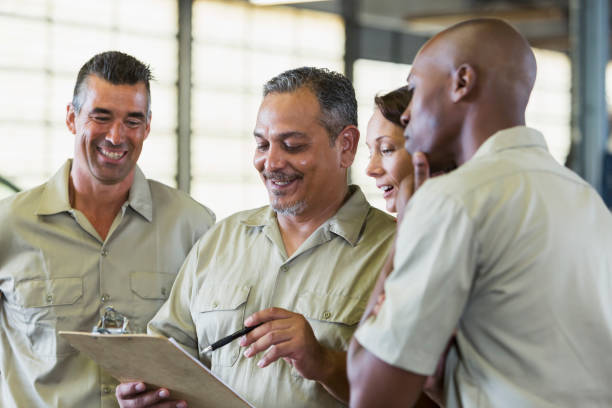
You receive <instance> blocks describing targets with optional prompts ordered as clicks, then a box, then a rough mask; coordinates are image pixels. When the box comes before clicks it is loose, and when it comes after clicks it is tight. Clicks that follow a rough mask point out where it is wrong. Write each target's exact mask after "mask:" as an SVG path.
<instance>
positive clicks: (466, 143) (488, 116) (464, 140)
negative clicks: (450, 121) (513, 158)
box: [456, 110, 525, 166]
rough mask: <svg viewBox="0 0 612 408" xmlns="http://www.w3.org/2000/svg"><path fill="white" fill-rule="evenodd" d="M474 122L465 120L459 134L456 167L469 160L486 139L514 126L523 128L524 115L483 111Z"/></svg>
mask: <svg viewBox="0 0 612 408" xmlns="http://www.w3.org/2000/svg"><path fill="white" fill-rule="evenodd" d="M483 111H484V112H479V113H481V114H479V115H476V116H475V119H474V120H467V121H466V122H465V123H464V126H463V129H462V132H461V137H460V140H461V143H460V152H459V154H458V155H457V158H456V160H457V165H459V166H461V165H462V164H464V163H465V162H466V161H468V160H470V159H471V158H472V156H474V154H476V151H477V150H478V149H479V148H480V146H482V144H483V143H484V142H486V141H487V139H488V138H490V137H491V136H493V135H494V134H495V133H497V132H499V131H500V130H503V129H508V128H511V127H515V126H525V115H524V113H522V114H521V112H513V113H512V114H509V113H508V112H499V111H497V112H496V111H495V110H483Z"/></svg>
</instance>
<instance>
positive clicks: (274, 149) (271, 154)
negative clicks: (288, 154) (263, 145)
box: [265, 144, 286, 171]
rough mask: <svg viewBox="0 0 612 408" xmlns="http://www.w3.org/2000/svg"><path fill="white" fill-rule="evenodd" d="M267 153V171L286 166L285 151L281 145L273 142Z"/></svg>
mask: <svg viewBox="0 0 612 408" xmlns="http://www.w3.org/2000/svg"><path fill="white" fill-rule="evenodd" d="M267 153H268V154H267V155H266V164H265V167H266V170H267V171H275V170H279V169H282V168H283V167H285V164H286V160H285V152H284V151H283V149H281V148H280V146H275V145H274V144H271V145H270V147H269V148H268V152H267Z"/></svg>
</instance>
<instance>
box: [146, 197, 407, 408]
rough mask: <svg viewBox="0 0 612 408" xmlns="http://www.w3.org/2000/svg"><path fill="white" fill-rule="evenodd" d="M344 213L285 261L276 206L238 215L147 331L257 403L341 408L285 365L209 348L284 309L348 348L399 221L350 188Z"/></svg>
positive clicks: (206, 247) (207, 242)
mask: <svg viewBox="0 0 612 408" xmlns="http://www.w3.org/2000/svg"><path fill="white" fill-rule="evenodd" d="M351 191H352V195H351V197H350V198H349V199H348V200H347V202H346V203H345V204H344V205H343V207H342V208H341V209H340V210H339V211H338V212H337V213H336V214H335V215H334V216H333V217H331V218H330V219H329V220H327V221H326V222H325V223H323V224H322V225H321V226H320V227H319V228H318V229H317V230H316V231H315V232H313V233H312V235H311V236H310V237H309V238H308V239H307V240H306V241H305V242H304V243H303V244H302V245H301V246H300V247H299V248H298V250H297V251H296V252H295V253H294V254H293V255H292V256H291V257H287V254H286V252H285V249H284V244H283V241H282V239H281V234H280V230H279V227H278V223H277V220H276V214H275V213H274V211H273V210H272V209H271V208H270V207H262V208H259V209H255V210H250V211H245V212H240V213H237V214H235V215H233V216H230V217H229V218H226V219H225V220H223V221H221V222H220V223H219V224H217V225H215V226H214V227H213V228H211V230H210V231H209V233H208V234H206V235H205V236H204V237H203V238H202V239H201V240H200V241H199V242H198V243H197V244H196V245H195V246H194V249H193V250H192V252H191V253H190V254H189V256H188V257H187V260H186V261H185V264H184V265H183V267H182V268H181V271H180V272H179V276H178V277H177V280H176V284H175V285H174V288H173V289H172V293H171V294H170V298H169V299H168V301H167V302H166V303H165V304H164V306H162V308H161V309H160V311H159V312H158V314H157V315H156V316H155V317H154V319H153V320H152V321H151V323H150V324H149V332H150V333H153V334H162V335H165V336H168V337H174V338H175V339H176V340H178V341H179V342H180V343H182V344H183V345H184V346H186V347H187V348H188V349H190V350H191V351H192V353H193V354H194V355H197V356H199V358H200V360H202V361H203V362H204V363H206V364H207V365H209V366H210V367H211V369H212V371H213V372H214V373H215V374H216V375H218V376H219V377H221V378H222V379H223V380H224V381H226V382H227V383H228V384H229V385H230V386H231V387H232V388H233V389H234V390H236V391H237V392H238V393H240V394H241V395H242V396H243V397H244V398H245V399H247V400H248V401H250V402H251V403H252V404H253V405H255V406H257V407H262V408H264V407H265V408H273V407H292V408H297V407H338V406H342V404H341V403H340V402H338V401H337V400H336V399H334V398H333V397H332V396H331V395H330V394H329V393H328V392H327V391H325V389H324V388H323V387H322V386H321V385H320V384H318V383H317V382H315V381H311V380H306V379H304V378H303V377H301V376H300V375H299V374H298V373H297V371H295V370H294V369H292V367H291V366H290V365H289V364H288V363H286V362H285V361H284V360H282V359H281V360H279V361H276V362H274V363H272V364H271V365H270V366H268V367H265V368H259V367H257V365H256V364H257V361H258V360H259V359H260V358H261V355H263V354H261V355H259V356H254V357H252V358H250V359H247V358H245V357H244V356H243V355H242V351H243V350H241V348H240V346H239V344H238V341H234V342H232V343H230V344H228V345H226V346H224V347H222V348H220V349H218V350H216V351H214V352H212V354H210V355H204V354H202V350H203V349H204V348H205V347H206V346H208V345H209V344H210V343H212V342H214V341H216V340H219V339H220V338H222V337H224V336H226V335H228V334H230V333H233V332H234V331H236V330H238V329H240V328H241V327H243V322H244V319H245V318H246V317H247V316H249V315H250V314H252V313H254V312H256V311H258V310H261V309H265V308H268V307H280V308H284V309H287V310H290V311H293V312H296V313H301V314H303V315H304V316H305V317H306V318H307V319H308V322H309V323H310V325H311V326H312V328H313V331H314V334H315V336H316V337H317V339H318V340H319V342H320V343H322V344H323V345H324V346H326V347H329V348H332V349H335V350H346V349H347V348H348V345H349V341H350V338H351V336H352V335H353V332H354V331H355V329H356V327H357V323H358V322H359V319H360V317H361V315H362V314H363V311H364V309H365V306H366V303H367V301H368V297H369V295H370V292H371V290H372V288H373V286H374V283H375V281H376V278H377V276H378V273H379V272H380V270H381V268H382V266H383V263H384V261H385V258H386V256H387V254H388V252H389V250H390V248H391V245H392V241H393V234H394V232H395V221H394V219H393V217H391V216H389V215H387V214H385V213H383V212H381V211H379V210H377V209H375V208H373V207H371V206H370V205H369V204H368V202H367V201H366V199H365V197H364V196H363V193H362V192H361V191H360V190H359V188H357V187H353V186H351Z"/></svg>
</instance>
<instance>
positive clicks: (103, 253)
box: [102, 248, 108, 256]
mask: <svg viewBox="0 0 612 408" xmlns="http://www.w3.org/2000/svg"><path fill="white" fill-rule="evenodd" d="M106 255H108V251H107V250H106V248H104V249H103V250H102V256H106Z"/></svg>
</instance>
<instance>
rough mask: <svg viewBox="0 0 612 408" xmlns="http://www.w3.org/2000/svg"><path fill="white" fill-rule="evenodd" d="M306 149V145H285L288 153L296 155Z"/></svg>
mask: <svg viewBox="0 0 612 408" xmlns="http://www.w3.org/2000/svg"><path fill="white" fill-rule="evenodd" d="M305 148H306V145H288V144H286V145H285V150H286V151H288V152H290V153H296V152H300V151H302V150H304V149H305Z"/></svg>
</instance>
